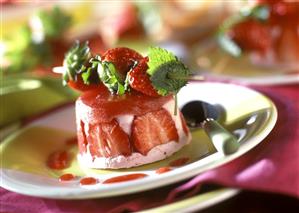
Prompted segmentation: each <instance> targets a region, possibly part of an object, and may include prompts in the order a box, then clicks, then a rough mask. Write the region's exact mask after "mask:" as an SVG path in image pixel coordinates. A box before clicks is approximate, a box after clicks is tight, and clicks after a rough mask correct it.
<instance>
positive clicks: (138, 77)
mask: <svg viewBox="0 0 299 213" xmlns="http://www.w3.org/2000/svg"><path fill="white" fill-rule="evenodd" d="M147 61H148V58H147V57H146V58H144V59H142V60H140V61H139V63H138V65H137V66H136V67H135V68H134V69H132V70H131V71H130V72H129V73H128V75H129V84H130V86H131V87H132V88H133V89H135V90H137V91H139V92H142V93H143V94H145V95H149V96H152V97H158V96H159V94H158V93H157V91H156V90H155V88H154V87H153V85H152V82H151V80H150V76H149V75H148V74H147V73H146V70H147V69H148V66H147Z"/></svg>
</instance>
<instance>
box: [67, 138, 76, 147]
mask: <svg viewBox="0 0 299 213" xmlns="http://www.w3.org/2000/svg"><path fill="white" fill-rule="evenodd" d="M65 144H66V145H70V146H72V145H76V144H78V139H77V137H72V138H69V139H66V140H65Z"/></svg>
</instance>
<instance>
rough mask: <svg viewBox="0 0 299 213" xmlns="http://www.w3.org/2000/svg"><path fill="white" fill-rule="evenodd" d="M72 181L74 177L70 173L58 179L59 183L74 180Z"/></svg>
mask: <svg viewBox="0 0 299 213" xmlns="http://www.w3.org/2000/svg"><path fill="white" fill-rule="evenodd" d="M74 179H75V176H74V175H73V174H71V173H66V174H63V175H61V176H60V177H59V181H61V182H64V181H71V180H74Z"/></svg>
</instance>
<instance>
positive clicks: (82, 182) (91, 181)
mask: <svg viewBox="0 0 299 213" xmlns="http://www.w3.org/2000/svg"><path fill="white" fill-rule="evenodd" d="M97 183H98V180H97V179H95V178H93V177H85V178H82V179H81V180H80V185H94V184H97Z"/></svg>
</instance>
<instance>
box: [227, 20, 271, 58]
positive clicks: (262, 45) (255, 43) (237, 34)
mask: <svg viewBox="0 0 299 213" xmlns="http://www.w3.org/2000/svg"><path fill="white" fill-rule="evenodd" d="M229 36H230V37H231V38H232V39H233V40H234V41H235V42H236V43H237V44H238V45H239V46H240V47H241V49H243V50H250V51H260V52H264V51H265V50H266V49H268V48H269V47H270V45H271V40H270V38H271V36H270V32H269V29H268V28H267V26H265V25H264V24H262V23H260V22H258V21H256V20H252V19H248V20H245V21H243V22H240V23H238V24H236V25H235V26H234V27H233V28H232V30H231V31H230V32H229Z"/></svg>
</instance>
